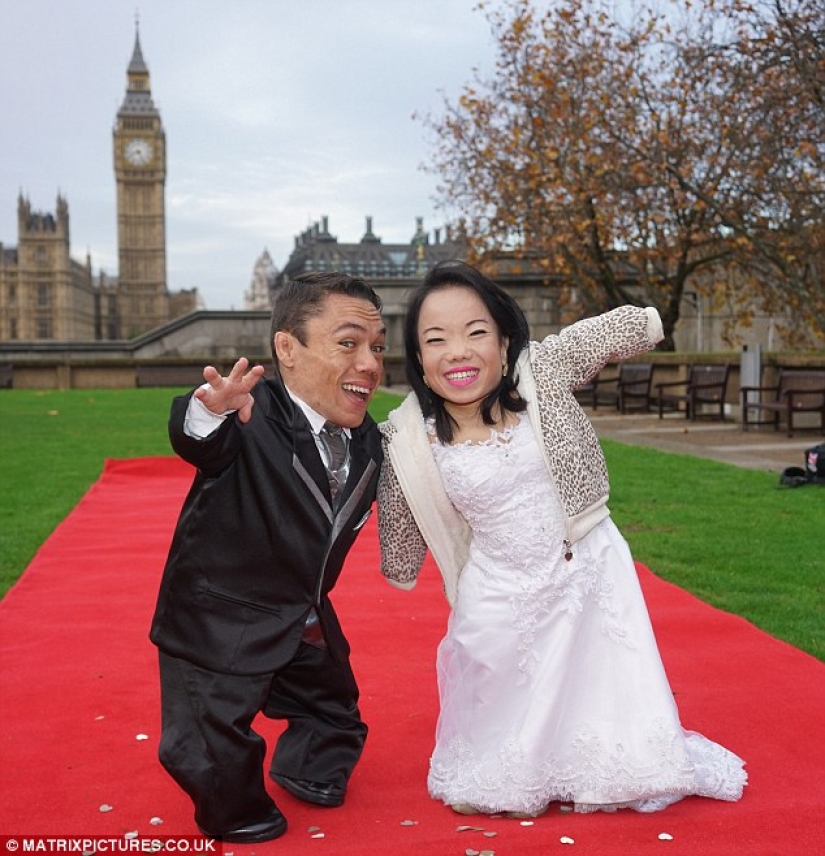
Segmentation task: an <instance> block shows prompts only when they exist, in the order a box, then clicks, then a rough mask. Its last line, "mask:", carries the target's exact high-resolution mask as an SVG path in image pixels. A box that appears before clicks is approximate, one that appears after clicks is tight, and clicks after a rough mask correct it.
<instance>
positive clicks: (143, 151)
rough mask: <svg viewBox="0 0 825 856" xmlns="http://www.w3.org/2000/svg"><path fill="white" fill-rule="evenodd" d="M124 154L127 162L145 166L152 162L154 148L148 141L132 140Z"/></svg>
mask: <svg viewBox="0 0 825 856" xmlns="http://www.w3.org/2000/svg"><path fill="white" fill-rule="evenodd" d="M124 153H125V155H126V160H127V161H129V163H130V164H133V165H134V166H145V165H146V164H147V163H149V161H150V160H152V146H151V144H150V143H149V141H148V140H141V139H136V140H130V141H129V142H128V143H127V144H126V149H125V151H124Z"/></svg>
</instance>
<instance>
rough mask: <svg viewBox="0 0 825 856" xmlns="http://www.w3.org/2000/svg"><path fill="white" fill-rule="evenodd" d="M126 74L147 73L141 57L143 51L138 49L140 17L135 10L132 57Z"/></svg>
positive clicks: (147, 70)
mask: <svg viewBox="0 0 825 856" xmlns="http://www.w3.org/2000/svg"><path fill="white" fill-rule="evenodd" d="M127 72H128V74H149V69H148V68H147V66H146V62H145V61H144V59H143V51H142V50H141V49H140V19H139V17H138V13H137V12H135V49H134V50H133V51H132V59H131V61H130V62H129V68H128V69H127Z"/></svg>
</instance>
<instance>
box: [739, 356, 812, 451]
mask: <svg viewBox="0 0 825 856" xmlns="http://www.w3.org/2000/svg"><path fill="white" fill-rule="evenodd" d="M739 394H740V395H741V396H742V430H743V431H747V430H748V428H749V426H751V425H770V424H773V427H774V430H776V431H778V430H779V423H780V421H781V419H782V417H783V416H784V417H785V426H786V429H787V431H788V436H789V437H792V436H793V420H794V416H795V415H796V414H798V413H819V420H820V430H821V431H822V433H823V434H825V369H784V368H781V369H779V375H778V377H777V382H776V385H775V386H743V387H742V388H741V389H740V390H739ZM754 395H758V396H759V398H758V399H757V398H754ZM762 414H767V415H768V416H769V418H768V419H762V420H759V419H758V417H759V416H761V415H762ZM751 415H753V416H756V417H757V419H755V420H754V419H751Z"/></svg>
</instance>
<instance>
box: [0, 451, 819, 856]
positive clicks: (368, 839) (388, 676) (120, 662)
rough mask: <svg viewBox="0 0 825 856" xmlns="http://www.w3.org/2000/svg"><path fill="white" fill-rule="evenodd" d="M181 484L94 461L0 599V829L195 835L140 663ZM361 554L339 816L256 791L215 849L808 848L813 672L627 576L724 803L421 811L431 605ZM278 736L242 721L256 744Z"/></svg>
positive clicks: (813, 764) (146, 657)
mask: <svg viewBox="0 0 825 856" xmlns="http://www.w3.org/2000/svg"><path fill="white" fill-rule="evenodd" d="M190 477H191V471H190V470H189V469H188V467H186V466H185V465H184V464H182V463H180V462H178V461H177V460H176V459H172V458H156V459H145V460H144V459H141V460H135V461H115V462H108V463H107V466H106V469H105V472H104V473H103V475H102V477H101V479H100V480H99V481H98V482H97V483H96V484H95V485H94V486H93V487H92V488H91V490H90V491H89V493H88V494H87V495H86V496H85V497H84V498H83V500H82V501H81V502H80V503H79V505H78V506H77V508H76V509H75V510H74V511H73V512H72V514H71V515H70V516H69V517H68V518H67V519H66V520H65V521H64V522H63V523H62V524H61V525H60V526H59V527H58V529H57V530H56V531H55V532H54V534H53V535H52V536H51V538H50V539H49V540H48V541H47V542H46V544H45V545H44V546H43V548H42V549H41V550H40V552H39V553H38V554H37V556H36V557H35V559H34V561H33V562H32V564H31V566H30V567H29V568H28V570H27V571H26V573H25V574H24V575H23V577H22V578H21V580H20V581H19V583H18V584H17V585H16V586H15V587H14V588H13V589H12V591H11V592H9V594H8V595H7V596H6V598H5V599H4V600H3V601H2V603H0V627H1V628H2V638H1V639H0V650H2V658H3V659H2V677H0V698H2V703H3V737H2V740H3V743H2V763H0V771H1V772H0V783H2V800H1V801H0V835H12V834H16V835H24V834H25V835H50V836H62V835H80V836H87V837H88V836H115V835H122V834H124V833H127V832H132V831H134V832H139V833H140V834H141V835H147V836H148V835H152V834H162V835H192V834H195V833H196V829H195V827H194V824H193V822H192V813H191V808H190V805H189V803H188V800H187V799H186V798H185V797H184V796H183V795H182V794H181V793H180V791H178V789H177V787H176V786H175V785H174V784H173V782H172V781H171V779H169V778H168V777H167V775H166V773H165V772H164V771H163V770H162V768H161V767H160V765H159V764H158V762H157V760H156V750H157V742H158V728H159V712H158V689H157V677H156V653H155V649H154V647H153V646H152V645H151V644H150V643H149V641H148V639H147V630H148V627H149V621H150V618H151V614H152V610H153V607H154V599H155V594H156V591H157V586H158V581H159V578H160V574H161V569H162V565H163V560H164V558H165V552H166V548H167V546H168V543H169V539H170V537H171V533H172V528H173V525H174V522H175V519H176V516H177V512H178V510H179V508H180V505H181V502H182V499H183V496H184V494H185V492H186V490H187V488H188V485H189V481H190ZM376 553H377V544H376V536H375V528H374V523H373V524H372V525H371V526H369V527H368V528H367V529H366V530H365V532H364V534H363V535H362V537H361V538H360V539H359V541H358V543H357V544H356V549H355V552H354V553H353V554H352V555H351V557H350V560H349V566H348V568H347V569H345V572H344V575H343V577H342V582H341V584H340V585H339V588H338V591H337V592H336V594H337V597H335V600H336V603H337V605H338V608H339V611H340V613H341V614H342V617H343V621H344V626H345V628H346V629H347V631H348V633H349V637H350V640H351V641H352V644H353V649H354V655H353V659H354V666H355V670H356V673H357V674H358V676H359V680H360V683H361V688H362V710H363V713H364V717H365V719H366V720H367V722H368V723H369V724H370V726H371V732H370V738H369V740H368V741H367V748H366V750H365V753H364V757H363V760H362V762H361V764H360V765H359V766H358V768H357V769H356V771H355V774H354V775H353V778H352V782H351V786H350V791H349V794H348V797H347V802H346V804H345V805H344V807H343V808H340V809H326V810H325V809H314V808H312V807H310V806H306V805H304V804H302V803H299V802H297V801H296V800H294V799H292V798H291V797H289V796H287V795H286V794H284V793H283V792H282V791H280V789H279V788H277V786H275V785H272V787H271V790H272V793H273V796H274V797H275V798H276V800H277V801H278V804H279V806H280V807H281V808H282V809H283V811H284V812H285V814H286V815H287V817H288V819H289V823H290V829H289V832H288V833H287V835H286V836H285V837H284V838H282V839H280V840H278V841H275V842H271V843H268V844H265V845H256V846H254V847H252V846H237V845H235V846H227V847H226V848H225V849H226V852H230V851H234V852H240V853H241V854H247V853H248V854H251V853H253V852H255V853H266V854H278V853H282V854H288V856H307V854H313V856H314V854H330V856H372V854H374V855H375V856H378V854H380V855H381V856H387V854H395V856H412V854H419V853H426V854H428V856H450V854H456V856H460V854H464V853H465V852H470V851H473V850H475V851H492V852H494V853H495V854H496V856H534V854H535V856H540V854H550V853H556V852H559V850H561V851H562V852H566V851H567V848H565V846H564V845H563V844H562V843H561V841H560V839H561V838H562V837H568V838H571V839H573V841H574V842H575V844H574V845H573V846H572V848H570V849H569V852H571V853H574V854H575V853H578V854H598V856H644V854H672V856H676V854H678V856H700V854H701V856H705V855H706V854H713V855H714V856H716V854H718V856H737V854H742V856H745V855H747V856H774V854H775V856H811V854H817V853H825V821H823V817H824V816H825V781H824V780H825V740H824V739H823V735H822V726H823V711H825V665H823V664H822V663H820V662H819V661H817V660H815V659H814V658H812V657H809V656H807V655H806V654H803V653H801V652H800V651H798V650H796V649H794V648H792V647H790V646H788V645H786V644H784V643H782V642H779V641H777V640H775V639H772V638H771V637H769V636H767V635H765V634H764V633H762V632H761V631H759V630H757V629H755V628H754V627H753V626H752V625H750V624H748V623H747V622H746V621H743V620H741V619H739V618H737V617H735V616H731V615H728V614H726V613H723V612H719V611H717V610H715V609H712V608H711V607H709V606H707V605H705V604H703V603H701V602H700V601H698V600H696V599H695V598H694V597H692V596H691V595H689V594H687V593H686V592H684V591H682V590H681V589H679V588H676V587H675V586H672V585H670V584H668V583H665V582H663V581H661V580H659V579H657V578H656V577H655V576H654V575H653V574H651V573H650V572H649V571H647V570H646V569H645V568H640V574H641V578H642V583H643V586H644V589H645V593H646V596H647V599H648V603H649V606H650V611H651V614H652V616H653V620H654V624H655V626H656V631H657V634H658V638H659V641H660V645H661V649H662V653H663V656H664V659H665V665H666V667H667V670H668V673H669V676H670V680H671V684H672V686H673V689H674V691H675V692H676V694H677V700H678V703H679V707H680V710H681V716H682V722H683V724H684V726H685V727H686V728H690V729H695V730H697V731H701V732H703V733H704V734H706V735H707V736H708V737H711V738H712V739H715V740H717V741H719V742H720V743H722V744H724V745H725V746H727V747H729V748H730V749H731V750H733V751H734V752H736V753H738V754H739V755H741V756H742V757H743V758H745V759H746V760H747V762H748V773H749V775H750V784H749V786H748V788H747V789H746V791H745V796H744V798H743V800H742V801H741V802H739V803H734V804H728V803H719V802H714V801H710V800H703V799H700V798H691V799H687V800H684V801H682V802H681V803H678V804H677V805H675V806H672V807H671V808H669V809H667V810H666V811H664V812H661V813H658V814H655V815H639V814H636V813H634V812H629V811H625V812H620V813H618V814H614V815H603V814H597V815H571V814H563V813H561V812H560V811H559V809H558V807H557V806H554V807H552V809H551V811H550V812H549V813H548V814H547V815H545V816H544V817H542V818H539V819H538V820H537V821H536V822H535V823H534V824H533V825H532V826H522V825H521V824H520V823H519V822H518V821H513V820H506V819H503V818H499V819H489V818H481V817H478V818H460V817H459V816H457V815H455V814H453V813H452V812H451V811H450V810H449V809H446V808H444V807H443V806H441V805H440V804H438V803H435V802H433V801H432V800H430V799H429V797H428V796H427V794H426V789H425V777H426V772H427V760H428V756H429V752H430V748H431V744H432V735H433V730H434V724H435V716H436V691H435V676H434V657H435V648H436V645H437V644H438V641H439V639H440V637H441V634H442V632H443V628H444V623H445V619H446V604H445V603H444V600H443V597H442V595H441V591H440V585H439V580H438V576H437V573H436V571H435V568H434V567H429V568H428V569H427V570H426V572H425V573H424V575H423V578H422V580H421V582H420V583H419V586H418V588H417V589H416V590H415V591H414V592H412V593H409V594H405V593H403V592H398V591H396V590H394V589H392V588H391V587H390V586H388V585H387V584H386V583H385V582H384V581H383V580H382V579H381V578H380V575H379V574H378V571H377V557H376ZM278 728H279V726H278V725H277V724H275V723H271V722H268V721H266V720H262V721H261V723H260V730H261V732H262V733H263V734H264V735H265V736H266V737H267V738H268V739H270V738H271V737H272V736H273V735H275V734H276V733H277V731H278ZM141 735H146V738H145V739H142V738H141ZM270 746H271V742H270ZM101 806H110V807H111V810H108V811H101V810H100V807H101ZM152 818H160V819H162V821H163V823H162V824H160V825H152V824H151V823H150V821H151V820H152ZM460 826H471V827H481V829H470V830H465V831H458V827H460ZM316 828H317V829H316ZM484 832H489V833H495V835H494V836H492V835H491V836H489V837H488V836H485V835H484ZM660 833H667V834H669V835H671V836H672V840H661V839H660V838H659V835H660ZM316 835H317V836H321V835H323V837H314V836H316Z"/></svg>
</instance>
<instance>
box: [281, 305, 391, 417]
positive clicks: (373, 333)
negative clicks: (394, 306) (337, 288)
mask: <svg viewBox="0 0 825 856" xmlns="http://www.w3.org/2000/svg"><path fill="white" fill-rule="evenodd" d="M385 337H386V329H385V327H384V323H383V321H382V320H381V314H380V313H379V311H378V310H377V309H376V308H375V307H374V306H373V305H372V304H371V303H370V302H369V301H368V300H362V299H360V298H357V297H349V296H347V295H343V294H330V295H328V296H327V298H326V299H325V300H324V303H323V308H322V310H321V312H320V313H319V314H317V315H312V316H311V317H310V318H309V319H308V320H307V323H306V327H305V335H304V339H305V344H302V343H301V342H300V341H299V340H298V339H297V338H296V337H295V336H294V335H292V334H291V333H286V332H283V331H280V332H278V333H276V334H275V349H276V352H277V355H278V363H279V366H280V370H281V375H282V377H283V379H284V383H286V385H287V386H288V387H289V389H290V390H291V391H292V392H293V393H294V394H295V395H297V396H298V397H299V398H300V399H302V400H303V401H305V402H306V403H307V404H308V405H309V406H310V407H311V408H312V409H313V410H315V411H317V412H318V413H320V414H321V415H322V416H324V417H325V418H326V419H329V420H330V421H331V422H334V423H335V424H336V425H342V426H344V427H346V428H357V427H358V426H359V425H360V424H361V423H362V422H363V421H364V416H365V415H366V412H367V404H368V403H369V401H370V399H371V398H372V396H373V394H374V393H375V390H376V389H377V388H378V385H379V383H380V382H381V377H382V375H383V371H384V342H385Z"/></svg>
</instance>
